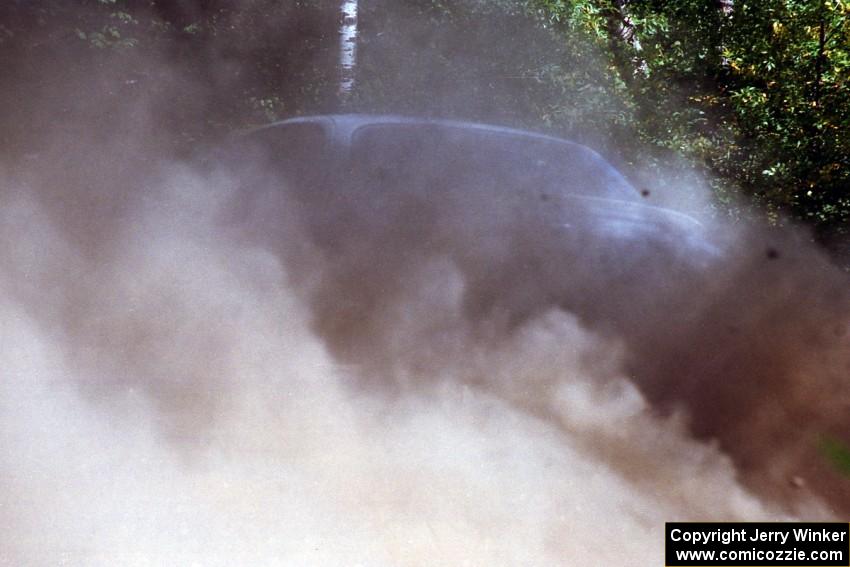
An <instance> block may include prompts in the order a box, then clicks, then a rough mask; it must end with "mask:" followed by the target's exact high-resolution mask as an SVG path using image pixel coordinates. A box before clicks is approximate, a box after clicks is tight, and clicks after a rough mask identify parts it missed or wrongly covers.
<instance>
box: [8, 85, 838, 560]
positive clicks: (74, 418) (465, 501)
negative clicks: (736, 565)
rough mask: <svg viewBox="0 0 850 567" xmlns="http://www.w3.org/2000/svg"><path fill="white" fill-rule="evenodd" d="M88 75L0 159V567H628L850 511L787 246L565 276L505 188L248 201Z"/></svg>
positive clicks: (829, 330)
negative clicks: (833, 457) (723, 532)
mask: <svg viewBox="0 0 850 567" xmlns="http://www.w3.org/2000/svg"><path fill="white" fill-rule="evenodd" d="M162 77H165V79H166V83H167V84H169V85H171V86H169V87H168V88H170V89H178V88H182V87H186V88H189V89H191V88H194V87H193V86H192V85H188V86H187V85H182V84H181V83H180V82H179V81H177V80H176V79H175V80H174V81H173V82H168V81H171V79H169V78H168V74H167V73H166V72H165V71H163V72H162ZM181 85H182V87H181ZM94 88H95V89H96V88H97V85H96V84H95V87H94ZM91 89H92V87H91V86H88V87H85V88H81V91H80V92H81V93H86V95H87V96H89V95H91V96H90V100H86V101H85V102H79V100H80V99H86V96H82V95H80V96H79V97H77V99H78V100H77V102H75V104H79V105H80V108H83V109H85V111H84V112H80V113H76V114H74V116H72V117H70V118H67V120H66V121H65V122H64V123H61V124H59V125H49V126H45V129H44V131H43V132H40V133H39V134H38V135H37V136H36V135H33V138H37V139H39V140H40V141H41V145H40V146H39V148H38V151H37V152H35V153H33V154H32V155H23V156H16V159H15V160H13V161H11V162H9V163H4V164H3V169H2V171H0V238H2V242H3V243H4V244H3V245H2V246H0V321H2V323H0V359H2V361H3V368H4V370H3V374H2V379H0V390H2V391H0V447H2V451H0V520H2V523H3V526H4V529H3V530H2V532H0V564H2V565H10V566H12V565H14V566H19V565H33V566H40V565H115V564H120V565H329V566H330V565H352V566H354V565H362V566H380V565H387V566H400V565H410V566H413V565H453V566H454V565H470V566H473V565H481V566H484V565H487V566H490V565H529V566H531V565H533V566H548V565H573V564H581V563H587V564H600V563H603V562H610V563H616V564H621V565H647V564H653V563H658V562H660V561H661V557H662V553H663V549H662V548H663V537H662V533H663V532H662V529H663V523H664V522H665V521H675V520H694V521H696V520H700V521H712V520H717V521H719V520H782V519H794V518H804V519H821V518H833V517H838V516H839V515H840V514H842V513H846V512H847V511H848V510H850V499H848V498H850V497H848V490H847V486H848V485H847V482H848V481H847V479H846V478H845V477H843V476H841V474H840V473H839V472H837V470H836V468H835V466H833V464H832V463H830V462H829V460H828V459H827V458H826V457H825V456H824V454H823V451H822V449H821V448H820V445H819V439H820V438H821V437H823V436H832V437H835V438H837V439H841V435H842V434H844V433H845V432H846V430H847V427H846V425H847V418H846V408H847V402H848V400H847V395H846V393H845V392H846V375H847V371H848V370H850V361H848V355H847V352H848V349H847V346H848V345H847V341H848V338H847V333H846V322H847V321H848V319H847V313H846V307H847V301H846V299H847V297H846V291H845V289H846V287H847V286H846V278H845V276H844V275H843V274H842V273H841V272H840V270H838V269H837V268H835V267H834V266H832V265H831V264H830V262H829V261H828V260H827V259H826V258H824V257H822V256H820V255H819V253H818V252H816V251H815V250H813V249H812V248H811V247H810V246H809V245H808V244H807V242H806V239H805V238H803V237H800V236H795V235H793V234H792V235H788V234H773V233H769V232H766V231H764V230H760V229H759V230H756V229H740V228H736V229H735V231H734V234H732V228H731V227H728V226H720V225H715V224H709V225H708V226H707V227H706V230H707V232H708V233H709V234H710V235H711V236H712V238H714V239H715V240H716V242H717V247H718V250H720V252H719V253H717V254H708V253H705V256H703V253H702V252H699V253H698V252H694V251H693V250H692V249H690V248H687V250H690V251H691V252H690V253H691V254H692V257H682V258H679V257H676V256H673V257H676V258H677V260H680V261H681V263H682V265H686V266H688V270H687V271H686V272H684V273H679V272H675V271H673V272H671V271H669V264H670V263H671V261H670V258H671V256H669V255H668V254H667V253H668V252H670V250H666V249H665V250H663V252H664V253H663V254H661V253H659V251H658V250H652V249H648V248H647V249H644V248H642V247H641V246H639V245H636V247H635V248H631V249H628V250H619V251H614V252H612V251H610V250H608V249H595V248H593V246H589V247H588V245H589V243H588V242H585V241H579V242H576V243H573V244H574V245H575V246H578V247H583V249H584V252H585V254H586V255H587V257H588V258H591V259H592V261H591V262H589V263H587V264H586V265H582V266H572V267H570V266H567V265H565V264H564V263H563V262H561V261H554V259H556V258H561V255H562V254H563V253H564V250H562V249H560V248H559V247H558V242H560V240H558V239H557V238H555V237H554V236H551V235H547V234H543V233H541V232H540V225H539V223H537V222H536V221H535V218H536V217H534V216H533V215H531V216H527V215H524V214H522V203H521V202H516V201H510V200H507V201H505V200H503V199H492V198H491V197H492V195H489V194H487V193H486V191H480V190H472V189H471V188H456V189H457V192H456V193H451V194H448V195H446V194H443V197H446V200H445V201H440V200H439V199H432V200H430V201H429V200H427V199H426V200H425V201H422V200H421V199H420V198H419V196H421V194H420V193H417V192H416V191H412V192H410V193H408V195H413V197H411V199H412V200H411V201H409V202H408V201H400V202H398V203H397V204H398V205H399V207H398V208H393V207H392V206H391V207H389V208H386V207H383V208H381V207H377V208H370V207H369V206H368V205H369V203H370V202H372V201H370V198H372V197H375V195H370V194H369V193H368V192H367V193H365V194H363V195H361V196H357V195H355V196H352V195H351V193H350V192H348V189H349V188H348V187H345V186H343V185H338V186H336V187H333V188H332V189H331V193H330V194H328V193H324V194H310V193H309V192H308V193H304V192H301V191H299V190H297V189H295V188H291V187H287V186H285V184H282V183H281V181H280V179H279V178H277V177H276V175H275V172H274V170H273V168H271V167H270V165H269V163H268V161H266V160H264V159H262V158H257V159H253V158H249V157H245V161H244V162H243V163H242V169H241V170H240V171H241V172H242V173H244V172H245V171H248V172H250V175H249V177H250V179H248V180H247V181H246V178H245V176H244V175H239V174H237V173H236V172H234V171H233V170H231V169H229V168H226V167H223V166H221V165H220V164H217V163H212V164H210V163H206V164H198V163H196V162H195V161H193V160H190V159H181V158H177V157H175V156H174V155H170V152H169V151H168V150H167V148H165V149H164V148H163V146H162V145H161V144H160V142H161V140H162V138H163V137H164V136H165V134H164V133H162V132H160V131H158V127H157V126H158V124H159V123H160V120H159V118H158V114H157V113H158V110H159V108H160V107H158V106H157V105H161V104H163V101H154V102H151V101H150V100H149V99H148V98H147V97H146V96H144V95H139V98H138V99H133V98H132V97H131V99H130V100H129V101H125V102H124V103H122V105H120V106H119V108H117V109H116V108H104V106H103V105H102V104H99V103H100V102H102V101H100V99H99V98H98V97H97V96H95V95H93V94H91V92H90V91H91ZM167 90H168V89H165V91H166V93H167ZM166 98H167V97H166ZM36 104H38V103H37V102H36ZM126 109H132V112H130V113H127V114H124V116H123V117H117V116H118V115H120V114H121V113H122V110H126ZM45 112H46V111H45ZM104 115H107V116H108V119H106V118H102V116H104ZM93 117H100V118H98V120H95V119H93ZM99 120H100V121H99ZM48 122H49V121H48V120H47V119H46V118H45V124H47V123H48ZM6 161H9V160H6ZM466 189H469V190H468V191H467V190H466ZM417 195H418V196H417ZM361 197H362V198H361ZM367 197H368V198H367ZM561 197H563V198H564V199H568V197H566V196H557V195H554V196H550V197H548V198H547V199H548V200H547V201H545V202H543V203H538V204H537V205H536V206H541V207H559V206H562V203H561V202H560V201H559V200H558V199H560V198H561ZM388 211H389V212H390V213H392V214H387V212H388ZM517 211H519V212H520V214H517ZM484 229H486V231H485V230H484ZM346 231H348V232H346ZM482 231H484V232H486V233H487V234H488V235H489V236H488V237H487V238H478V237H477V236H480V235H481V234H483V232H482ZM352 235H355V236H357V238H350V237H351V236H352ZM590 244H592V243H590ZM612 254H613V255H612ZM612 264H614V265H619V266H623V269H624V270H626V269H627V273H626V275H624V274H620V273H618V274H617V277H616V278H614V280H612V281H611V282H609V284H610V285H606V286H602V287H595V286H594V282H595V281H596V280H595V278H596V275H597V272H596V270H597V269H598V268H600V267H601V266H605V267H610V266H611V265H612ZM626 276H627V277H626ZM571 290H578V291H576V293H577V294H578V292H581V293H580V294H578V295H572V291H571ZM565 297H566V299H564V298H565ZM578 298H581V300H579V299H578Z"/></svg>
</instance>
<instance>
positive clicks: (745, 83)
mask: <svg viewBox="0 0 850 567" xmlns="http://www.w3.org/2000/svg"><path fill="white" fill-rule="evenodd" d="M533 5H534V6H535V7H536V9H537V10H538V11H539V12H540V14H541V16H542V17H543V18H544V19H545V21H547V22H548V23H549V24H550V25H554V26H556V27H557V29H558V30H559V31H560V32H561V33H562V35H563V36H564V41H565V42H569V43H571V44H575V42H576V37H577V36H579V37H581V38H583V40H584V41H586V42H588V44H592V45H593V46H595V48H596V49H597V50H598V51H599V52H600V53H602V54H603V56H604V57H605V60H606V61H607V65H608V69H609V70H610V71H611V72H612V73H614V74H616V76H617V78H618V80H617V81H616V82H615V86H616V88H615V89H614V90H612V91H610V92H607V93H605V94H606V95H607V96H612V97H619V98H622V99H623V100H625V101H626V107H628V108H633V109H634V113H633V114H632V115H631V116H624V117H623V118H624V119H625V120H627V121H634V127H635V132H636V133H637V135H638V136H639V137H640V139H641V140H642V141H643V142H644V143H645V144H646V145H647V147H656V148H658V149H666V150H669V151H670V152H672V153H674V154H676V155H680V156H683V157H686V158H687V159H689V160H690V161H691V162H692V163H695V164H697V165H702V166H704V167H705V168H707V169H708V170H709V171H710V173H711V174H712V178H713V180H714V181H713V183H714V187H715V190H716V191H717V193H718V194H719V195H720V196H724V195H729V194H730V193H735V192H738V191H742V192H743V193H744V194H745V195H747V196H749V197H750V199H751V202H753V203H755V204H757V205H760V210H762V211H765V214H766V215H767V216H768V218H770V219H773V220H776V219H778V218H780V217H778V216H777V213H779V212H783V213H785V214H788V215H790V216H792V217H794V218H797V219H799V220H803V221H805V222H808V223H810V224H812V225H814V226H815V227H816V228H817V229H819V230H820V233H821V235H824V236H835V235H842V234H844V233H845V232H846V231H847V226H848V225H847V221H848V220H850V161H848V160H850V84H848V80H850V1H848V0H761V1H752V0H751V1H745V0H736V1H735V2H727V3H721V2H705V1H704V0H681V1H677V2H663V1H660V0H652V1H645V2H637V1H628V0H535V1H533Z"/></svg>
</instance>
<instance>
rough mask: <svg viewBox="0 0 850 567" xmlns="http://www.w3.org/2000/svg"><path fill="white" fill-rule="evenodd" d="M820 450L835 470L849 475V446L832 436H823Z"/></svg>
mask: <svg viewBox="0 0 850 567" xmlns="http://www.w3.org/2000/svg"><path fill="white" fill-rule="evenodd" d="M820 451H821V453H822V454H823V455H824V457H826V459H827V460H828V461H829V462H830V464H831V465H832V466H833V467H834V468H835V470H836V471H838V472H840V473H841V474H843V475H844V476H847V477H850V447H848V446H847V445H846V444H844V443H842V442H841V441H838V440H837V439H833V438H832V437H824V438H823V439H821V442H820Z"/></svg>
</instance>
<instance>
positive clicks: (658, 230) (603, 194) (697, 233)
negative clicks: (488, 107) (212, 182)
mask: <svg viewBox="0 0 850 567" xmlns="http://www.w3.org/2000/svg"><path fill="white" fill-rule="evenodd" d="M233 148H235V154H238V156H239V158H238V159H236V160H235V161H236V162H237V163H238V164H240V167H241V168H242V173H241V174H240V175H242V176H243V177H244V178H245V179H249V178H250V179H251V183H250V184H248V185H251V186H252V187H253V188H254V189H253V193H254V194H267V192H268V191H271V192H272V193H277V194H280V195H285V200H286V207H285V208H286V212H285V213H283V212H282V213H281V214H285V215H287V216H288V217H289V218H290V219H296V220H295V221H294V222H296V223H297V224H298V225H299V227H300V229H299V230H300V231H301V232H300V233H299V236H298V237H297V238H298V239H301V240H304V241H305V242H301V249H303V246H304V245H306V244H307V243H308V244H309V246H310V247H312V248H311V249H312V250H313V251H314V253H315V254H317V255H319V256H321V258H322V261H323V263H324V265H325V266H326V267H327V266H330V267H329V268H326V269H324V271H323V273H322V276H321V278H320V279H321V281H320V282H319V284H317V287H316V288H315V289H313V290H312V291H311V301H312V303H311V305H312V309H313V312H314V316H315V317H316V321H317V326H318V329H319V330H320V331H321V332H322V333H323V334H324V335H325V336H326V337H332V338H333V340H334V341H335V344H337V346H339V348H340V349H341V352H354V351H355V350H357V345H358V344H360V343H362V341H368V340H369V337H370V333H379V332H380V331H379V329H378V327H379V326H380V323H377V322H372V323H370V321H373V320H374V314H375V313H376V312H380V310H381V309H382V306H385V305H388V304H390V303H392V302H393V298H397V297H399V296H400V294H404V293H410V292H411V291H410V288H411V286H412V285H414V284H413V282H417V281H420V280H418V279H417V278H416V274H421V272H422V271H423V270H426V269H428V268H427V266H433V265H434V262H438V263H439V262H440V261H442V262H443V263H444V265H448V266H450V268H446V270H447V271H446V273H445V274H444V276H445V277H446V278H449V277H454V278H456V279H457V281H458V282H459V283H458V285H459V286H460V288H461V290H460V291H459V292H458V293H459V294H460V299H459V301H460V302H461V304H462V308H463V310H464V312H465V313H466V314H467V315H468V316H469V317H470V320H473V321H478V322H489V323H490V324H499V325H507V326H511V325H516V324H519V323H521V322H522V321H524V320H527V319H528V318H529V317H531V316H534V315H535V314H538V313H540V312H542V311H544V310H546V309H552V308H559V309H564V310H568V311H570V312H572V313H575V314H576V315H577V316H578V317H580V318H581V319H582V320H583V321H584V322H585V323H587V324H588V325H589V326H592V327H596V328H600V329H605V330H610V331H612V332H624V333H628V332H631V333H635V332H639V330H638V329H637V328H636V327H635V326H636V325H639V319H640V314H641V312H642V311H646V310H657V309H672V308H675V306H674V304H676V301H677V300H674V299H671V297H672V296H671V295H670V294H664V293H659V290H663V289H665V288H667V289H673V288H675V289H676V290H681V289H687V287H688V286H687V279H688V278H698V275H699V274H700V273H701V272H702V271H704V270H706V269H708V266H709V265H710V264H711V262H712V261H713V259H714V258H716V257H717V256H718V255H719V254H720V251H719V248H718V247H717V246H716V245H714V244H713V243H712V242H711V239H710V238H709V235H708V233H707V231H706V229H705V227H704V226H703V225H702V224H701V223H699V222H698V221H696V220H695V219H693V218H692V217H690V216H688V215H685V214H682V213H680V212H676V211H672V210H669V209H666V208H662V207H657V206H653V205H652V204H650V203H648V202H647V199H646V198H645V197H644V196H642V195H641V193H640V192H639V191H637V190H636V189H635V188H634V187H633V186H632V185H631V184H630V183H629V182H628V181H627V180H626V179H625V178H624V177H623V175H621V174H620V173H619V172H618V171H617V170H616V169H615V168H614V167H612V166H611V165H610V164H609V163H608V162H607V161H606V160H604V159H603V158H602V157H601V156H600V155H599V154H598V153H596V152H594V151H593V150H591V149H589V148H587V147H585V146H583V145H580V144H577V143H574V142H570V141H567V140H563V139H559V138H556V137H552V136H548V135H544V134H538V133H533V132H528V131H523V130H517V129H512V128H506V127H501V126H491V125H483V124H475V123H467V122H459V121H449V120H435V119H428V118H412V117H399V116H374V115H358V114H347V115H325V116H311V117H299V118H293V119H289V120H284V121H281V122H276V123H273V124H270V125H268V126H263V127H260V128H258V129H255V130H253V131H251V132H249V133H248V134H246V135H243V136H240V137H239V138H238V139H237V140H236V141H235V142H234V144H233ZM248 164H250V165H248ZM290 244H291V243H290ZM291 248H292V246H289V249H291ZM289 253H290V254H291V250H290V252H289ZM450 274H454V275H453V276H450ZM417 285H418V284H417ZM677 297H678V296H677ZM615 299H616V300H615ZM624 300H625V301H624ZM624 302H625V303H627V304H628V305H629V306H630V308H629V309H628V310H624V309H622V306H623V305H624ZM659 302H660V303H659ZM662 303H663V305H662ZM636 319H637V320H636ZM373 327H374V328H373Z"/></svg>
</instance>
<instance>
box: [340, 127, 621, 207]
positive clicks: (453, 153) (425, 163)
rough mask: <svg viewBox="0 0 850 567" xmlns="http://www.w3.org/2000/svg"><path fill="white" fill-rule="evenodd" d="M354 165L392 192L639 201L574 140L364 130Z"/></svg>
mask: <svg viewBox="0 0 850 567" xmlns="http://www.w3.org/2000/svg"><path fill="white" fill-rule="evenodd" d="M352 157H353V158H354V164H355V168H356V169H357V170H358V171H359V173H360V175H361V176H363V177H364V178H365V179H366V180H368V181H369V182H370V183H376V184H378V185H387V186H392V187H393V188H394V189H395V190H403V189H405V188H408V189H416V188H421V189H427V190H429V191H433V190H435V189H439V188H440V187H443V186H445V185H454V186H459V187H466V188H468V189H469V190H473V189H478V190H486V191H492V192H493V195H494V196H497V195H499V194H500V193H502V194H506V193H512V194H516V193H517V192H519V193H525V192H531V193H532V194H539V195H549V196H557V195H559V194H572V195H588V196H595V197H608V198H617V199H629V200H633V199H636V197H637V193H636V191H635V190H634V189H633V188H632V187H631V185H629V183H628V182H627V181H626V180H625V179H624V178H623V176H622V175H620V173H619V172H617V171H616V170H615V169H614V168H613V167H612V166H611V165H609V164H608V163H607V162H605V160H603V159H602V158H601V157H600V156H599V155H598V154H596V153H595V152H593V151H592V150H590V149H588V148H586V147H584V146H581V145H578V144H572V143H570V142H565V141H559V140H549V139H545V138H543V139H541V138H537V137H534V136H526V135H523V134H521V133H515V132H511V131H508V130H504V131H500V130H498V129H496V130H487V129H479V128H474V127H469V128H464V127H463V126H462V125H459V126H453V125H450V126H444V125H431V124H421V123H420V124H390V125H380V124H377V125H371V126H364V127H362V128H360V129H359V130H357V132H356V133H355V136H354V148H353V154H352Z"/></svg>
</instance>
